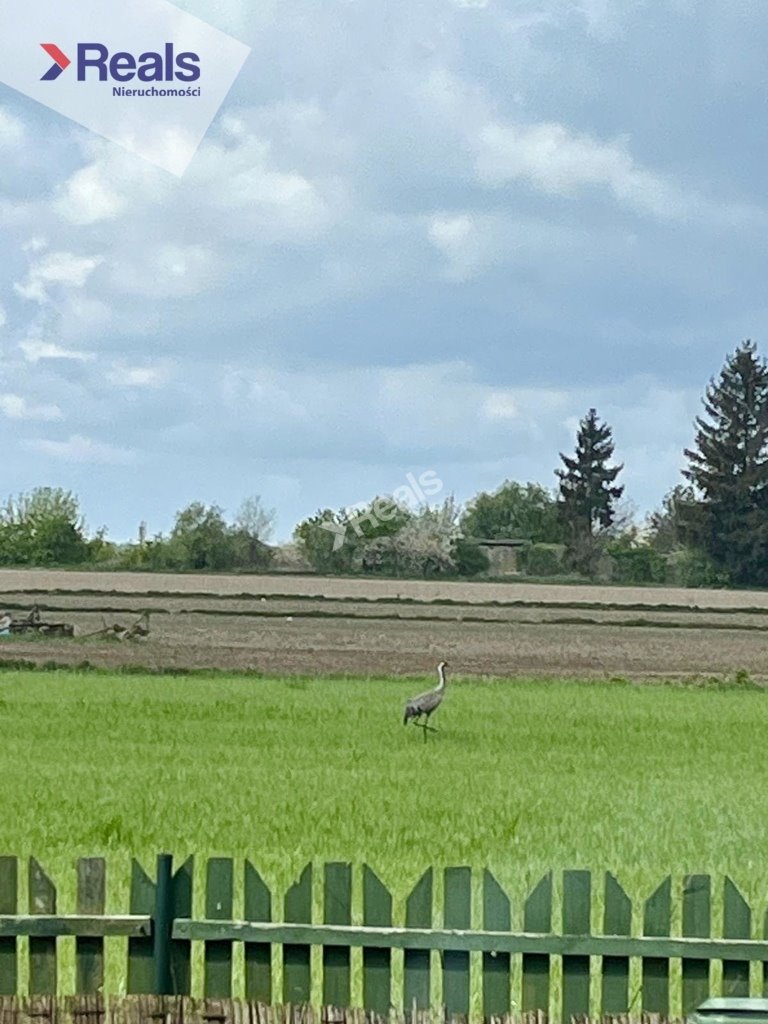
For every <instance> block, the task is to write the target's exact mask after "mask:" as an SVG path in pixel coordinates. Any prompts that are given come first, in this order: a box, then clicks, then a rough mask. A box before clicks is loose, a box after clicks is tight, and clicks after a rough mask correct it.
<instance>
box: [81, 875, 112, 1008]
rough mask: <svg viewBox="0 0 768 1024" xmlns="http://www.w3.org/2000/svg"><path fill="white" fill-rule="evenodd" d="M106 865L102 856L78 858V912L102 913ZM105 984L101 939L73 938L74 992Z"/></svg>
mask: <svg viewBox="0 0 768 1024" xmlns="http://www.w3.org/2000/svg"><path fill="white" fill-rule="evenodd" d="M106 891H107V868H106V863H105V861H104V858H103V857H81V858H80V859H79V860H78V862H77V912H78V914H97V915H103V914H104V908H105V904H106ZM103 985H104V939H103V938H100V937H99V936H91V935H80V936H78V937H77V938H76V939H75V991H76V992H77V993H78V995H80V994H82V995H87V994H91V993H95V992H99V991H100V990H101V988H102V987H103Z"/></svg>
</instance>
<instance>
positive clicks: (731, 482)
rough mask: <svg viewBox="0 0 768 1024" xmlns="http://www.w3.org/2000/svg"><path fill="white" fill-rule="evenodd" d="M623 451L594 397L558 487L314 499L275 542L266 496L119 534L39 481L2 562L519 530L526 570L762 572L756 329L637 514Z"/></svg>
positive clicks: (420, 549) (264, 560)
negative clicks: (675, 479) (130, 538)
mask: <svg viewBox="0 0 768 1024" xmlns="http://www.w3.org/2000/svg"><path fill="white" fill-rule="evenodd" d="M614 451H615V444H614V438H613V431H612V428H611V426H610V425H609V424H608V423H606V422H604V421H602V420H601V419H600V417H599V416H598V413H597V411H596V410H595V409H590V410H589V411H588V412H587V413H586V415H585V416H584V417H583V419H582V420H581V422H580V423H579V427H578V430H577V434H576V443H575V449H574V451H573V452H572V453H571V454H567V455H566V454H564V453H562V452H561V453H560V454H559V458H560V465H559V466H558V467H557V468H556V469H555V471H554V474H555V477H556V480H557V484H556V486H555V487H554V488H552V489H550V488H548V487H546V486H543V485H542V484H540V483H525V484H523V483H519V482H516V481H506V482H504V483H503V484H502V485H501V486H500V487H499V488H498V489H497V490H495V491H494V492H492V493H481V494H478V495H476V497H475V498H474V499H472V500H471V501H470V502H469V503H468V504H467V505H466V506H465V507H464V508H461V507H460V506H459V505H458V504H457V503H456V502H455V501H454V500H453V498H452V497H448V498H445V499H444V500H443V501H442V503H440V504H438V505H436V506H431V505H429V504H422V505H421V506H420V507H416V508H414V507H413V506H412V505H410V504H408V503H406V502H404V501H402V500H400V501H398V500H397V499H396V498H395V497H392V496H381V497H377V498H375V499H374V500H373V501H372V502H370V503H369V504H368V505H367V506H365V507H363V508H357V509H339V510H333V509H324V510H319V511H318V512H317V513H316V514H315V515H313V516H311V517H309V518H307V519H305V520H304V521H302V522H301V523H299V524H298V525H297V526H296V529H295V531H294V542H293V544H292V545H288V546H283V547H282V548H281V547H275V546H271V545H270V544H269V539H270V536H271V533H272V528H273V523H274V517H275V513H274V510H269V509H266V508H265V507H264V506H263V504H262V502H261V500H260V499H259V498H258V497H252V498H249V499H248V500H247V501H245V502H244V503H243V505H242V506H241V508H240V510H239V511H238V513H237V515H236V516H235V517H234V519H233V520H232V521H228V520H227V519H226V517H225V515H224V512H223V510H222V509H221V508H220V507H218V506H216V505H210V506H206V505H205V504H203V503H201V502H194V503H192V504H191V505H188V506H187V507H186V508H184V509H181V510H180V511H179V512H178V513H177V514H176V518H175V523H174V526H173V528H172V530H171V531H170V532H169V533H168V534H167V535H163V534H157V535H155V536H153V537H151V538H149V537H147V536H146V530H145V529H143V528H142V529H141V530H140V533H139V538H138V540H137V541H135V542H131V543H129V544H123V545H118V544H114V543H113V542H111V541H109V540H108V539H107V537H106V534H105V531H103V530H101V531H98V532H97V533H96V534H94V535H93V536H89V535H88V532H87V530H86V527H85V524H84V521H83V518H82V515H81V513H80V508H79V503H78V500H77V498H76V496H75V495H73V494H71V493H70V492H66V491H62V490H59V489H55V488H38V489H36V490H34V491H32V492H31V493H30V494H26V495H20V496H19V497H18V498H14V499H9V500H8V502H7V503H6V505H5V507H4V508H3V509H1V510H0V564H4V565H41V566H45V565H48V566H53V565H103V566H105V567H110V568H128V569H150V570H159V569H168V570H178V571H183V570H220V571H221V570H244V571H247V570H265V569H269V568H283V569H285V568H296V569H300V568H303V567H307V566H308V567H311V568H312V569H315V570H316V571H319V572H323V573H345V574H346V573H371V574H382V575H394V576H421V577H429V576H451V575H452V576H460V577H472V576H477V575H481V574H488V573H489V571H490V570H491V566H490V563H489V560H488V555H487V553H486V551H487V548H486V547H483V546H481V545H480V544H479V543H478V542H479V541H482V540H486V541H487V540H514V541H517V542H518V543H519V545H520V547H519V562H520V568H521V569H522V570H523V571H524V572H525V573H527V574H528V575H529V576H531V577H553V576H560V577H563V576H572V577H574V578H587V579H600V580H615V581H617V582H629V583H675V584H681V585H684V586H733V585H735V586H768V557H767V556H768V365H766V361H765V359H764V358H762V357H760V356H759V354H758V351H757V348H756V346H755V345H754V344H753V343H752V342H751V341H745V342H744V343H743V344H741V345H740V346H739V347H738V348H737V349H736V350H735V352H733V353H732V354H731V355H729V356H728V357H727V359H726V361H725V364H724V366H723V368H722V369H721V371H720V374H719V376H717V377H716V378H712V379H711V380H710V382H709V384H708V385H707V387H706V390H705V394H704V397H703V412H702V414H701V415H700V416H698V417H697V418H696V420H695V423H694V437H693V442H692V445H691V447H690V448H686V449H685V451H684V453H683V454H684V458H685V467H684V469H683V471H682V480H681V482H680V483H678V484H677V485H676V486H675V487H674V488H673V489H672V490H671V491H670V492H669V493H668V494H667V495H666V496H665V498H664V500H663V502H662V505H661V507H660V508H659V509H658V510H656V511H655V512H653V513H652V514H651V515H650V516H648V518H647V519H646V521H645V522H644V523H642V524H638V523H637V522H635V521H634V518H633V516H632V514H631V512H629V511H628V510H627V508H626V506H625V505H623V504H622V499H623V495H624V487H623V485H622V484H621V482H620V478H621V473H622V471H623V468H624V467H623V465H621V464H616V463H615V462H614V461H613V457H614Z"/></svg>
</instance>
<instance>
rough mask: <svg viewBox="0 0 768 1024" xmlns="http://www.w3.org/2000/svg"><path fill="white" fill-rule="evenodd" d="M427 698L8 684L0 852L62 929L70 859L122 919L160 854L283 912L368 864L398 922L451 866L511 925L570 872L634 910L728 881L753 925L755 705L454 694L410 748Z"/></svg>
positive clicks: (569, 692)
mask: <svg viewBox="0 0 768 1024" xmlns="http://www.w3.org/2000/svg"><path fill="white" fill-rule="evenodd" d="M427 685H432V681H431V680H427V681H424V682H423V683H421V684H420V682H419V681H417V682H416V683H415V684H414V682H413V680H410V681H402V680H398V681H391V680H386V679H370V680H365V681H360V682H355V681H349V680H344V681H342V680H329V679H321V680H296V679H292V680H287V679H255V678H254V679H251V678H246V677H240V678H228V677H217V678H204V677H197V676H189V677H145V676H138V675H137V676H114V675H113V676H110V675H99V674H80V675H78V674H75V673H67V672H45V673H31V672H29V673H28V672H19V673H15V672H6V673H3V674H1V675H0V737H1V738H2V743H1V744H0V780H1V781H0V852H2V853H13V854H19V855H22V856H25V855H28V854H33V855H35V856H36V857H37V858H38V859H39V860H40V861H41V863H42V864H43V866H44V867H45V869H46V870H47V871H48V873H49V874H50V875H51V877H52V878H53V880H54V881H55V882H56V883H57V884H58V886H59V892H60V901H59V910H60V911H61V912H71V911H73V910H74V903H73V898H74V884H73V880H74V871H73V867H74V860H75V858H76V857H77V856H82V855H104V856H106V857H107V858H108V867H109V876H108V909H109V910H111V911H112V912H125V911H126V910H127V882H128V874H129V860H130V856H131V855H135V856H136V857H138V858H139V859H140V860H141V861H142V862H143V863H144V864H145V866H146V868H147V869H148V870H149V871H150V872H151V871H152V870H153V869H154V857H155V855H156V854H157V853H158V852H161V851H168V852H172V853H173V854H174V855H175V856H176V857H177V859H181V858H183V857H185V856H187V855H188V854H190V853H195V854H196V855H197V858H198V863H197V871H198V877H201V876H202V871H203V869H204V863H203V862H204V859H205V858H206V857H207V856H210V855H227V856H234V857H235V858H244V857H248V858H250V859H251V860H252V862H253V863H254V864H255V865H256V867H257V868H258V869H259V870H260V871H261V873H262V875H263V876H264V878H265V879H266V880H267V882H268V883H269V884H270V885H272V886H273V887H274V892H275V893H278V894H281V893H282V890H283V889H284V888H285V887H286V886H287V885H288V884H290V882H291V881H293V880H294V878H295V877H296V876H297V874H298V872H299V871H300V870H301V868H302V867H303V866H304V864H305V863H306V862H307V861H309V860H314V861H316V862H322V861H325V860H332V859H333V860H336V859H338V860H351V861H352V862H354V863H356V864H360V863H362V862H368V863H369V864H370V865H371V866H372V867H373V868H374V869H375V870H376V871H377V873H378V874H379V876H380V877H381V878H382V880H383V881H384V882H385V884H387V885H388V886H389V887H390V889H391V890H392V892H393V893H394V895H395V912H396V914H399V913H400V910H401V907H402V901H403V899H404V897H405V896H406V895H407V893H408V891H409V890H410V888H411V887H412V885H413V884H414V883H415V882H416V881H417V879H418V877H419V876H420V875H421V873H422V872H423V870H424V869H425V868H426V867H427V866H429V865H435V866H436V867H438V868H440V867H442V866H444V865H457V864H470V865H473V866H477V867H483V866H488V867H490V868H491V869H492V870H493V871H494V873H495V874H496V876H497V877H498V879H499V880H500V881H501V882H502V884H504V885H505V886H506V888H507V890H508V891H509V893H510V895H511V896H512V897H513V900H514V904H513V924H516V925H519V924H520V920H521V919H520V910H521V901H522V898H523V897H524V895H525V894H526V893H527V892H528V891H529V889H530V888H531V887H532V886H533V885H534V884H535V883H536V881H538V879H539V877H540V876H541V875H542V874H544V873H545V872H546V871H549V870H550V869H553V870H554V871H555V872H556V878H557V872H559V871H560V870H561V869H563V868H573V867H578V868H590V869H592V870H593V871H595V872H596V873H597V874H596V881H595V889H596V890H599V889H600V886H601V878H600V876H599V873H600V872H602V871H603V870H606V869H609V870H611V871H613V872H614V873H615V874H616V876H617V877H618V878H619V880H620V881H621V882H622V883H623V884H624V886H625V888H626V889H627V891H628V893H629V894H630V896H632V898H633V899H636V900H638V901H639V900H641V899H643V898H645V897H646V896H648V895H649V894H650V892H651V891H652V890H653V889H654V888H655V886H656V885H657V884H658V883H659V882H660V881H661V880H662V878H663V877H664V876H665V875H666V874H667V873H669V872H671V873H672V874H673V875H674V876H675V877H676V879H678V880H679V878H680V877H681V876H682V875H683V874H684V873H687V872H710V873H712V874H713V875H715V876H718V881H716V883H715V885H716V888H715V892H716V893H717V892H718V886H719V884H720V881H719V879H720V878H721V876H722V875H723V874H724V873H728V874H730V875H731V876H732V877H733V879H734V880H735V881H736V883H737V884H738V885H739V886H740V888H741V889H742V891H743V893H744V895H745V896H746V898H747V899H748V900H749V901H750V903H751V904H752V906H753V909H754V910H755V911H759V912H760V913H762V911H763V910H764V906H765V897H766V888H767V887H766V880H767V879H766V876H767V875H768V871H766V867H765V858H764V840H765V822H766V820H767V819H768V788H767V787H766V785H765V778H766V761H768V753H766V736H768V694H766V693H764V692H762V691H758V690H752V689H730V690H727V689H725V690H715V689H697V688H693V687H663V686H631V685H628V684H625V683H605V684H580V683H576V682H560V681H550V682H542V681H537V682H493V683H490V682H489V683H482V682H477V681H472V682H463V681H461V680H456V681H455V682H452V683H451V684H450V685H449V689H448V693H447V696H446V699H445V702H444V704H443V706H442V707H441V708H440V710H439V711H438V712H437V714H436V716H435V718H434V723H435V725H436V726H437V727H438V728H439V733H438V734H437V735H436V736H432V735H430V737H429V742H428V743H426V744H425V743H424V742H423V740H422V734H421V732H420V731H419V730H417V729H415V728H413V727H412V726H408V727H407V728H404V727H403V725H402V705H403V703H404V701H405V699H406V698H407V697H408V696H410V695H412V694H413V693H414V692H417V691H418V690H419V689H421V688H423V687H424V686H427ZM241 870H242V868H241V866H238V868H237V869H236V879H238V880H239V879H240V876H241ZM199 888H200V887H198V892H197V894H196V909H197V910H198V912H200V911H201V910H202V903H201V898H202V893H201V892H200V891H199ZM238 895H239V894H238ZM438 899H439V875H438ZM238 906H239V903H238V902H236V912H237V909H238ZM276 906H279V901H278V902H277V904H276ZM637 910H638V908H637V907H636V919H637Z"/></svg>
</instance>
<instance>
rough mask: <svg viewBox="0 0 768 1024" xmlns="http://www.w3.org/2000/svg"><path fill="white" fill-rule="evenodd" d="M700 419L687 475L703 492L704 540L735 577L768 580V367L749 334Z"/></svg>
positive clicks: (699, 534) (700, 534) (700, 528)
mask: <svg viewBox="0 0 768 1024" xmlns="http://www.w3.org/2000/svg"><path fill="white" fill-rule="evenodd" d="M703 405H704V411H705V415H704V416H698V417H697V418H696V428H697V429H696V440H695V448H693V449H686V450H685V455H686V457H687V458H688V461H689V465H688V468H687V469H686V470H684V471H683V475H684V476H686V477H687V478H688V480H690V481H691V483H692V484H693V486H694V488H695V489H696V493H697V497H698V499H699V509H698V511H699V515H698V517H697V520H698V521H697V527H696V537H695V539H696V541H697V542H698V544H699V546H700V547H701V548H703V550H704V551H706V553H707V554H708V555H709V556H710V558H711V559H712V560H713V562H714V563H715V565H716V566H717V567H718V568H720V569H724V570H725V571H726V572H727V573H728V574H729V576H730V578H731V579H732V581H733V582H734V583H742V584H760V585H764V584H766V583H768V366H766V362H765V360H764V359H760V358H759V357H758V355H757V349H756V346H755V345H754V344H753V342H751V341H745V342H744V343H743V344H742V345H740V346H739V347H738V348H737V349H736V351H735V352H734V353H733V355H731V356H729V357H728V358H727V359H726V362H725V366H724V367H723V369H722V370H721V372H720V376H719V378H718V379H717V381H715V380H714V379H713V380H711V381H710V382H709V384H708V386H707V389H706V392H705V397H704V399H703Z"/></svg>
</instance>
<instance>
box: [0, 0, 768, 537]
mask: <svg viewBox="0 0 768 1024" xmlns="http://www.w3.org/2000/svg"><path fill="white" fill-rule="evenodd" d="M178 6H180V7H183V8H184V9H186V10H188V11H190V12H191V13H193V14H196V15H198V16H199V17H202V18H204V19H205V20H206V21H208V22H209V23H211V24H213V25H215V26H216V27H217V28H220V29H222V30H224V31H226V32H228V33H230V34H231V35H233V36H235V37H236V38H238V39H240V40H242V41H243V42H245V43H247V44H248V45H249V46H251V47H252V53H251V55H250V58H249V59H248V61H247V63H246V64H245V67H244V69H243V71H242V73H241V74H240V76H239V78H238V79H237V81H236V82H235V85H234V86H233V88H232V90H231V92H230V93H229V95H228V97H227V99H226V101H225V102H224V104H223V106H222V108H221V110H220V111H219V114H218V115H217V117H216V119H215V120H214V122H213V124H212V125H211V127H210V129H209V131H208V134H207V135H206V137H205V139H204V141H203V143H202V145H201V146H200V148H199V150H198V151H197V154H196V156H195V158H194V159H193V161H192V163H191V165H190V167H189V169H188V170H187V172H186V174H185V175H184V176H183V177H182V178H176V177H174V176H172V175H170V174H169V173H167V172H166V171H163V170H160V169H158V168H156V167H154V166H152V165H151V164H149V163H146V162H145V161H143V160H141V159H140V158H139V157H138V156H135V155H133V154H131V153H128V152H125V151H124V150H122V149H121V148H119V147H117V146H115V145H114V144H113V143H111V142H108V141H106V140H104V139H101V138H100V137H98V136H95V135H93V134H91V133H90V132H88V131H87V130H86V129H83V128H80V127H79V126H77V125H75V124H74V123H73V122H71V121H68V120H67V119H65V118H63V117H61V116H60V115H58V114H56V113H53V112H51V111H49V110H47V109H45V108H44V107H42V106H40V105H38V104H36V103H34V102H33V101H31V100H27V99H26V98H24V97H23V96H21V95H20V94H18V93H16V92H14V91H13V90H11V89H9V88H7V87H4V86H0V154H1V159H0V451H1V452H2V467H3V471H2V474H1V476H0V479H1V480H2V484H1V485H0V494H11V493H14V494H15V493H17V492H20V491H26V490H29V489H31V488H33V487H36V486H43V485H45V486H60V487H65V488H67V489H71V490H73V491H75V492H76V493H77V494H78V495H79V497H80V499H81V504H82V508H83V511H84V513H85V516H86V520H87V522H88V524H89V526H90V527H91V528H93V529H96V528H99V527H101V526H106V527H107V529H108V534H109V536H111V537H112V538H113V539H117V540H126V539H129V538H131V537H135V536H136V534H137V531H138V526H139V523H140V522H142V521H144V522H146V523H147V526H148V530H149V532H150V534H152V533H155V532H158V531H161V530H162V531H165V530H168V529H169V528H170V527H171V526H172V523H173V518H174V514H175V512H176V511H177V510H178V509H180V508H181V507H183V506H184V505H186V504H188V503H189V502H191V501H195V500H199V501H204V502H206V503H217V504H219V505H220V506H222V507H223V508H224V509H225V510H226V512H227V513H228V514H230V515H234V513H235V512H236V510H237V508H238V506H239V505H240V503H241V502H242V501H243V499H245V498H247V497H248V496H250V495H254V494H258V495H261V497H262V500H263V501H264V503H265V504H266V505H267V506H268V507H274V508H275V509H277V512H278V515H277V522H276V534H275V536H276V539H280V540H284V539H287V538H288V537H289V536H290V534H291V531H292V529H293V526H294V525H295V524H296V523H297V522H298V521H299V520H300V519H302V518H304V517H306V516H308V515H311V514H313V513H314V512H315V511H316V510H317V509H318V508H324V507H329V506H330V507H336V508H337V507H340V506H350V505H354V504H357V503H360V502H364V501H366V500H369V499H370V498H372V497H373V496H375V495H376V494H382V493H392V492H393V491H394V490H396V489H397V488H399V487H402V486H403V485H404V484H406V482H407V479H408V474H409V473H411V474H413V475H415V476H417V477H418V476H419V474H421V473H424V472H427V471H431V472H432V473H434V474H435V475H436V476H437V477H438V478H439V479H440V481H441V482H442V484H443V493H442V494H441V495H440V496H439V497H442V496H443V495H448V494H453V495H455V497H456V498H457V499H458V500H459V501H461V502H465V501H467V500H469V499H470V498H471V497H472V496H473V495H474V494H475V493H477V492H478V491H481V490H492V489H495V488H496V487H497V486H499V485H500V484H501V483H502V482H503V481H504V480H505V479H515V480H520V481H528V480H530V481H538V482H540V483H543V484H545V485H546V486H554V484H555V483H556V479H555V476H554V470H555V468H556V467H557V465H558V464H559V452H561V451H564V452H566V453H569V452H571V451H572V449H573V447H574V443H575V430H576V428H577V425H578V421H579V419H580V418H581V417H582V416H584V414H585V413H586V412H587V410H588V409H589V408H590V407H595V408H596V409H597V411H598V414H599V416H600V417H601V418H602V419H604V420H606V421H607V422H608V423H609V424H610V425H611V427H612V428H613V432H614V437H615V441H616V458H617V459H618V460H620V461H622V462H623V463H624V466H625V468H624V470H623V473H622V475H621V478H620V479H621V481H622V482H623V483H624V484H625V487H626V497H627V499H628V500H629V501H630V502H631V503H632V504H633V505H634V506H636V508H637V510H638V513H639V514H640V515H642V514H643V513H645V512H646V511H648V510H650V509H653V508H654V507H656V506H657V505H658V504H659V503H660V501H661V499H662V497H663V495H664V493H665V492H666V491H668V490H669V489H670V488H671V487H672V486H674V485H675V484H676V483H678V482H679V481H680V470H681V467H682V465H683V463H684V459H683V454H682V452H683V449H684V448H685V447H686V446H689V445H690V444H691V442H692V439H693V421H694V417H695V416H696V415H697V414H698V412H699V410H700V404H701V397H702V394H703V391H704V388H705V386H706V384H707V382H708V380H709V379H710V378H711V377H712V376H714V375H717V374H718V373H719V370H720V368H721V366H722V364H723V362H724V360H725V357H726V356H727V354H728V353H730V352H732V351H733V350H734V349H735V348H736V346H737V345H738V344H740V342H742V341H743V340H744V339H746V338H751V339H753V340H754V341H756V342H757V344H758V347H759V349H760V350H761V351H762V352H768V336H767V335H766V329H765V328H766V324H767V322H768V321H767V310H766V298H765V295H766V279H767V278H768V253H767V252H766V238H768V197H766V189H765V163H766V156H767V155H768V145H767V144H766V129H767V128H768V123H767V122H768V104H766V91H767V89H768V75H767V74H766V57H765V54H766V53H767V52H768V5H765V3H764V0H762V2H758V0H740V2H736V0H722V2H716V0H647V2H646V0H578V2H577V0H506V2H503V0H387V2H386V3H381V2H380V0H280V2H278V0H263V2H260V3H255V2H252V0H249V2H245V0H206V2H204V0H184V2H183V3H179V4H178Z"/></svg>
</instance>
